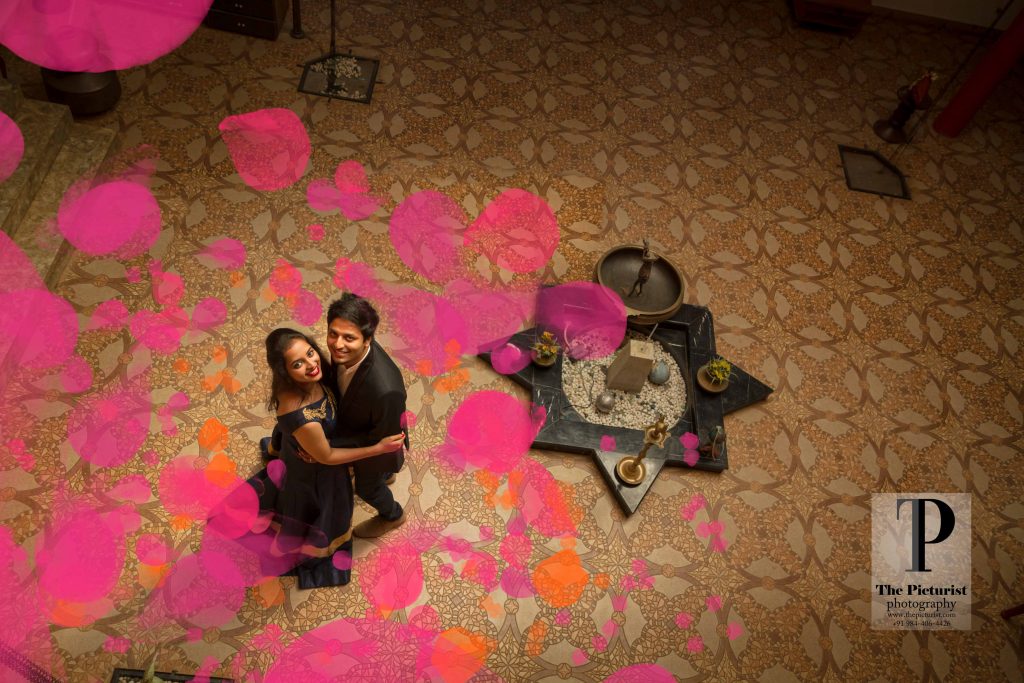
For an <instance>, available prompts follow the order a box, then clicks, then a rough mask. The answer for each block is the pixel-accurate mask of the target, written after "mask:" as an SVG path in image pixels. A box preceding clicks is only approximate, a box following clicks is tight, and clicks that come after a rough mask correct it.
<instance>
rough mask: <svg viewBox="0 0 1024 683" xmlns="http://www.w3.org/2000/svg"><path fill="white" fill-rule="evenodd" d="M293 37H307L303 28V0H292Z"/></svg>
mask: <svg viewBox="0 0 1024 683" xmlns="http://www.w3.org/2000/svg"><path fill="white" fill-rule="evenodd" d="M291 36H292V38H296V39H298V38H305V37H306V33H305V32H304V31H303V30H302V3H301V0H292V32H291Z"/></svg>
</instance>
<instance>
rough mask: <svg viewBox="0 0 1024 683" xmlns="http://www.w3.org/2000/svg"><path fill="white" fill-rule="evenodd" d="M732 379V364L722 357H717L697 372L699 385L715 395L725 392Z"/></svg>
mask: <svg viewBox="0 0 1024 683" xmlns="http://www.w3.org/2000/svg"><path fill="white" fill-rule="evenodd" d="M730 377H732V363H730V362H729V361H727V360H726V359H724V358H722V357H721V356H715V357H714V358H712V359H711V360H709V361H708V362H707V363H705V364H704V365H702V366H701V367H700V369H699V370H698V371H697V383H698V384H700V386H701V388H702V389H704V390H705V391H711V392H714V393H718V392H720V391H725V389H726V387H728V386H729V378H730Z"/></svg>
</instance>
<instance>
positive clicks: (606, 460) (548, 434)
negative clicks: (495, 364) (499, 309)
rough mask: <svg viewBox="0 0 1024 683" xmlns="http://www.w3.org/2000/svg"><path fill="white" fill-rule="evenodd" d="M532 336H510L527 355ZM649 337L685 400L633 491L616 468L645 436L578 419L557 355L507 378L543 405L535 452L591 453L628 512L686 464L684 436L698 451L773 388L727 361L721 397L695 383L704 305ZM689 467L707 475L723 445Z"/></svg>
mask: <svg viewBox="0 0 1024 683" xmlns="http://www.w3.org/2000/svg"><path fill="white" fill-rule="evenodd" d="M638 329H639V330H640V331H642V332H643V333H644V334H648V333H649V330H650V328H649V327H641V328H638ZM536 337H537V330H536V329H535V328H531V329H528V330H524V331H522V332H519V333H517V334H516V335H514V336H513V337H512V339H511V340H510V343H511V344H514V345H515V346H518V347H519V348H520V349H523V350H524V351H527V352H528V350H529V348H530V345H531V344H533V342H534V340H535V339H536ZM653 339H654V340H655V341H659V342H661V343H662V345H663V346H664V347H665V349H666V350H667V351H668V352H669V354H671V356H672V357H673V358H674V359H675V361H676V363H678V365H679V368H680V370H681V372H682V375H683V377H684V378H685V380H686V395H687V396H688V397H689V399H690V400H689V402H688V405H687V406H686V410H685V411H684V412H683V416H682V418H680V420H679V421H678V422H676V423H675V424H674V425H672V428H671V429H670V431H669V437H668V439H667V441H666V442H665V447H664V448H663V449H658V448H653V447H652V448H651V449H650V450H649V451H648V455H647V458H645V462H646V463H647V476H646V477H645V478H644V480H643V481H642V482H641V483H640V484H639V485H638V486H626V485H624V484H622V483H621V482H620V481H619V480H618V479H617V478H616V477H615V465H616V463H618V461H619V460H620V459H622V458H623V457H625V456H627V455H630V456H633V455H636V454H637V453H639V452H640V449H641V447H642V446H643V442H644V433H643V431H642V430H639V429H624V428H622V427H610V426H607V425H600V424H594V423H593V422H588V421H586V420H585V419H583V417H581V416H580V414H579V413H577V412H576V410H575V409H574V408H573V407H572V405H571V404H570V403H569V398H568V397H567V396H566V395H565V392H564V391H563V390H562V362H563V360H564V357H563V355H561V354H560V355H559V357H558V360H557V361H556V362H555V364H554V365H552V366H550V367H546V368H545V367H539V366H537V365H534V364H532V363H531V364H530V365H528V366H526V367H525V368H523V369H522V370H520V371H519V372H516V373H514V374H511V375H509V377H511V378H512V379H513V380H514V381H515V382H516V383H518V384H520V385H522V386H523V387H525V388H526V389H528V390H529V391H530V393H531V395H532V399H533V403H534V404H535V405H538V406H544V408H545V409H546V411H547V417H546V419H545V422H544V425H543V426H542V427H541V429H540V431H539V432H538V434H537V438H536V439H535V440H534V442H533V446H534V448H540V449H547V450H553V451H561V452H567V453H579V454H584V455H590V456H592V457H593V458H594V462H595V463H597V467H598V469H600V470H601V473H602V474H603V475H604V478H605V480H606V481H607V482H608V485H609V486H610V487H611V490H612V493H613V494H614V495H615V498H616V500H618V501H619V505H621V506H622V508H623V510H625V511H626V514H632V513H634V512H636V509H637V507H639V505H640V501H641V500H643V498H644V496H645V495H646V494H647V491H648V490H650V488H651V485H652V484H653V483H654V481H655V479H656V478H657V476H658V473H659V472H661V470H662V468H663V467H664V466H666V465H672V466H682V467H690V466H691V465H689V464H688V463H687V462H686V460H685V459H684V455H685V449H684V448H683V445H682V443H681V442H680V437H681V436H682V435H683V434H685V433H686V432H692V433H694V434H696V435H697V437H698V438H699V439H700V444H701V446H705V445H708V444H709V443H710V441H711V435H712V433H713V430H715V428H716V427H717V428H720V429H721V430H722V433H723V434H724V430H725V423H724V420H723V418H724V416H725V415H727V414H729V413H731V412H734V411H736V410H739V409H740V408H744V407H746V406H749V405H751V404H753V403H756V402H758V401H761V400H763V399H765V398H766V397H767V396H768V395H769V394H771V393H772V391H773V390H772V388H771V387H769V386H767V385H766V384H764V383H763V382H761V381H759V380H758V379H756V378H754V377H752V376H750V375H749V374H748V373H747V372H745V371H744V370H743V369H742V368H740V367H739V366H737V365H736V364H733V377H732V378H731V379H730V380H729V386H728V388H727V389H726V390H725V391H723V392H722V393H718V394H715V393H711V392H707V391H705V390H704V389H702V388H701V387H700V386H699V385H698V384H697V379H696V374H697V369H698V368H699V367H700V366H702V365H703V364H704V363H706V362H707V361H709V360H710V359H711V358H713V357H714V356H715V326H714V320H713V319H712V316H711V311H709V310H708V309H706V308H704V307H702V306H690V305H688V304H684V305H683V307H682V308H681V309H680V310H679V312H678V313H676V314H675V315H674V316H673V317H672V318H670V319H669V320H664V321H662V322H661V323H659V324H658V328H657V330H656V331H655V333H654V337H653ZM480 356H481V357H482V358H483V359H484V360H486V361H487V362H488V363H490V362H491V357H490V354H489V353H482V354H480ZM680 399H682V397H680ZM603 436H611V437H613V438H614V439H615V446H616V451H615V452H609V451H603V450H602V449H601V437H603ZM692 467H693V468H694V469H700V470H710V471H712V472H721V471H722V470H724V469H726V468H728V467H729V453H728V445H727V443H726V445H724V447H723V448H722V449H721V452H719V453H718V454H717V457H713V456H712V455H711V454H710V453H709V452H701V453H700V457H699V458H698V459H697V461H696V462H695V463H693V465H692Z"/></svg>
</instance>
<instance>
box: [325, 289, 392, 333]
mask: <svg viewBox="0 0 1024 683" xmlns="http://www.w3.org/2000/svg"><path fill="white" fill-rule="evenodd" d="M337 318H342V319H344V320H347V321H349V322H350V323H352V324H353V325H355V326H356V327H358V328H359V331H360V332H362V334H363V336H364V337H366V338H367V339H369V338H371V337H373V335H374V333H376V331H377V325H378V324H380V316H379V315H377V310H376V309H375V308H374V307H373V304H371V303H370V302H369V301H367V300H366V299H364V298H363V297H361V296H356V295H355V294H353V293H352V292H345V293H344V294H342V295H341V296H340V297H338V298H337V299H335V300H334V301H332V302H331V305H330V307H328V309H327V325H328V326H330V324H331V323H333V322H334V321H335V319H337Z"/></svg>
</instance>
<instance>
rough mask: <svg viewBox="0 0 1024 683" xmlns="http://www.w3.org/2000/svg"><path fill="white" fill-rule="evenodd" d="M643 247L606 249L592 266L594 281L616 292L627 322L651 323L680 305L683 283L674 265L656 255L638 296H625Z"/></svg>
mask: <svg viewBox="0 0 1024 683" xmlns="http://www.w3.org/2000/svg"><path fill="white" fill-rule="evenodd" d="M643 253H644V248H643V247H642V246H639V245H624V246H619V247H614V248H612V249H609V250H608V251H606V252H605V253H604V255H603V256H601V258H600V259H599V260H598V262H597V267H596V268H595V271H596V274H597V282H598V284H601V285H604V286H605V287H607V288H608V289H610V290H612V291H613V292H615V293H616V294H618V296H619V298H620V299H622V303H623V304H624V305H625V307H626V315H627V316H629V317H630V319H631V322H636V323H639V324H641V325H653V324H654V323H656V322H661V321H662V320H668V319H669V318H671V317H672V316H673V315H675V314H676V312H677V311H678V310H679V309H680V308H682V306H683V296H684V294H685V293H686V291H685V290H686V284H685V282H684V281H683V274H682V273H681V272H680V271H679V269H678V268H676V266H675V264H673V263H672V262H671V261H669V260H668V259H667V258H665V257H664V256H662V255H661V254H658V256H659V258H658V260H657V261H655V262H654V264H653V267H652V268H651V277H650V279H649V280H648V281H647V283H646V284H645V285H644V286H643V293H642V294H640V295H639V296H632V297H627V296H626V295H627V294H628V293H629V291H630V290H631V288H632V287H633V283H634V282H635V281H636V276H637V272H638V271H639V270H640V266H641V265H643V258H642V257H643Z"/></svg>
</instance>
